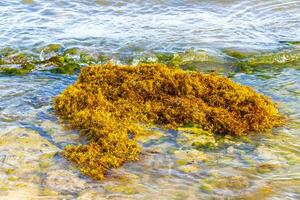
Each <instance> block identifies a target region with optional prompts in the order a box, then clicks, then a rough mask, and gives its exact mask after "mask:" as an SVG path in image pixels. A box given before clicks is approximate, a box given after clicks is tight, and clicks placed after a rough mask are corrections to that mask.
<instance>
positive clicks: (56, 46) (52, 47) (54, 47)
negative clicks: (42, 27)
mask: <svg viewBox="0 0 300 200" xmlns="http://www.w3.org/2000/svg"><path fill="white" fill-rule="evenodd" d="M62 48H63V47H62V46H61V45H60V44H49V45H47V46H44V47H41V48H40V49H39V51H41V52H44V53H50V52H59V51H60V50H62Z"/></svg>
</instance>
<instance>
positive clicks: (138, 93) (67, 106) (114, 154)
mask: <svg viewBox="0 0 300 200" xmlns="http://www.w3.org/2000/svg"><path fill="white" fill-rule="evenodd" d="M54 109H55V111H56V113H57V114H58V115H59V116H60V117H61V118H63V119H67V121H68V122H69V123H70V125H71V127H72V128H75V129H77V130H80V132H81V133H82V134H83V135H85V136H86V137H87V139H88V143H87V144H79V145H68V146H67V147H66V148H65V149H64V151H63V154H64V156H65V157H66V158H67V159H68V160H70V161H72V162H74V163H75V164H76V165H77V166H78V168H79V169H80V170H81V172H82V173H84V174H86V175H89V176H91V177H93V178H95V179H103V178H104V175H105V174H106V173H107V172H108V170H109V169H110V168H114V167H119V166H121V165H122V164H123V163H125V162H128V161H135V160H138V159H139V153H140V151H141V149H140V146H139V144H138V142H137V136H139V135H143V134H149V130H147V128H145V127H147V125H149V124H150V125H156V126H161V127H164V128H170V129H178V128H180V127H186V126H189V125H191V124H192V125H193V126H197V128H199V129H203V130H205V131H209V132H212V133H221V134H232V135H243V134H247V133H249V132H253V131H254V132H258V131H264V130H267V129H271V128H272V127H274V126H279V125H281V124H282V118H281V117H280V115H279V113H278V110H277V108H276V106H275V105H274V104H273V103H272V101H271V100H270V99H269V98H268V97H265V96H263V95H261V94H258V93H257V92H255V91H254V90H253V89H251V88H250V87H246V86H242V85H239V84H237V83H234V82H233V81H231V80H230V79H228V78H225V77H221V76H216V75H210V74H201V73H198V72H186V71H183V70H181V69H171V68H168V67H166V66H165V65H163V64H140V65H138V66H136V67H132V66H116V65H113V64H107V65H101V66H90V67H84V68H82V69H81V73H80V75H79V77H78V80H77V82H76V83H75V84H73V85H71V86H69V87H68V88H67V89H66V90H65V91H64V92H63V93H61V94H60V95H59V96H57V97H56V98H55V100H54Z"/></svg>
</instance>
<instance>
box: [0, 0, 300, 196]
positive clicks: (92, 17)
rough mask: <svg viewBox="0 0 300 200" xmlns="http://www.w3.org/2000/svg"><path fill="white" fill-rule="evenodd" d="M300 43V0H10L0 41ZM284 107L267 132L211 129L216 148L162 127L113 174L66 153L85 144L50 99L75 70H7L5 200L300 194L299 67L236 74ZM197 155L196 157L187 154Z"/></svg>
mask: <svg viewBox="0 0 300 200" xmlns="http://www.w3.org/2000/svg"><path fill="white" fill-rule="evenodd" d="M291 40H293V41H299V40H300V1H298V0H293V1H292V0H281V1H280V0H268V1H259V0H253V1H235V0H232V1H225V0H212V1H208V0H203V1H196V0H195V1H194V0H186V1H176V0H174V1H173V0H169V1H164V0H155V1H134V0H128V1H105V0H97V1H79V0H78V1H77V0H72V1H59V0H53V1H50V0H45V1H42V0H23V1H17V0H10V1H8V0H4V1H1V2H0V47H1V48H2V47H13V48H18V49H21V50H23V51H31V50H32V49H34V48H37V47H40V46H43V45H46V44H50V43H59V44H62V45H64V46H65V47H80V48H85V49H87V50H89V51H97V52H105V53H111V54H122V53H124V52H125V53H128V54H136V53H140V52H152V51H158V52H176V51H183V50H186V49H189V48H195V49H203V50H206V51H209V52H215V53H218V52H220V51H221V50H222V49H223V48H227V47H230V48H238V49H242V50H255V51H262V50H264V51H276V50H278V49H283V48H285V44H284V43H282V41H291ZM232 79H233V80H234V81H236V82H239V83H241V84H244V85H249V86H251V87H253V88H255V89H256V90H257V91H258V92H261V93H263V94H265V95H267V96H270V97H271V98H272V99H273V100H274V101H275V102H276V103H277V104H278V107H279V109H280V112H281V113H282V114H284V115H285V116H287V119H288V123H286V124H285V125H284V126H283V127H281V128H276V129H274V130H272V131H271V132H268V133H265V134H253V135H250V136H249V137H240V138H234V137H230V136H227V137H221V138H219V137H216V138H213V137H212V138H210V139H211V140H213V141H215V142H216V143H218V144H220V145H219V146H218V148H215V149H198V150H195V149H193V148H192V147H190V146H188V145H186V144H185V143H182V142H181V141H182V138H183V139H184V136H185V135H184V134H183V133H182V132H178V131H167V130H158V131H159V133H157V134H155V135H154V136H152V137H151V138H143V139H142V140H141V144H142V145H143V146H144V148H143V149H144V150H143V153H142V155H141V159H140V161H138V162H135V163H127V164H125V165H124V166H123V167H121V168H118V169H113V170H112V171H111V172H110V173H109V174H108V176H107V178H106V179H105V180H103V181H100V182H99V181H93V180H91V179H89V178H87V177H85V176H83V175H81V174H80V173H79V172H78V171H77V170H76V168H75V167H74V166H72V165H71V164H70V163H68V162H67V161H66V160H64V159H63V158H62V157H61V156H60V155H59V152H60V151H61V150H62V149H63V147H64V146H65V145H66V144H69V143H78V142H82V141H83V138H80V137H79V135H78V133H77V132H76V131H74V130H69V129H67V128H66V127H65V126H64V123H62V122H60V121H59V120H58V119H57V118H56V116H55V115H54V113H53V110H52V99H53V97H55V96H56V95H57V94H59V93H60V92H61V91H63V89H64V88H66V87H67V86H68V85H70V84H72V83H73V82H74V81H75V80H76V75H73V76H69V75H55V74H51V73H48V72H33V73H30V74H28V75H25V76H5V75H0V199H300V137H299V136H300V135H299V134H300V71H299V70H297V69H293V68H290V67H288V68H284V67H283V68H280V69H276V70H275V69H274V70H272V69H269V70H264V71H260V72H259V71H257V72H253V73H248V74H246V73H237V74H235V75H234V76H233V77H232ZM186 161H188V162H186Z"/></svg>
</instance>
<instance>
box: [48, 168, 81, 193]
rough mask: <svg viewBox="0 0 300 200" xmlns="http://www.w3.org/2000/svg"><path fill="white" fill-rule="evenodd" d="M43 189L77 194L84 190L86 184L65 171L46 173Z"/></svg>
mask: <svg viewBox="0 0 300 200" xmlns="http://www.w3.org/2000/svg"><path fill="white" fill-rule="evenodd" d="M46 176H47V178H46V180H45V188H48V189H50V190H54V191H61V192H78V191H82V190H83V189H84V188H85V184H86V182H85V181H83V180H81V179H80V178H79V177H77V176H76V175H74V174H73V173H71V172H69V171H67V170H55V171H51V172H48V173H47V175H46Z"/></svg>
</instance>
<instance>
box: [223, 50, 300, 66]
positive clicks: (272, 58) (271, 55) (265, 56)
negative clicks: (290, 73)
mask: <svg viewBox="0 0 300 200" xmlns="http://www.w3.org/2000/svg"><path fill="white" fill-rule="evenodd" d="M224 53H225V54H226V55H227V56H230V57H231V58H234V59H235V60H234V61H233V62H232V65H233V66H235V67H236V70H237V71H241V72H253V71H261V70H264V69H268V70H278V69H282V68H285V67H289V68H294V69H300V50H299V49H293V50H284V51H279V52H265V53H255V52H243V51H238V50H234V49H225V50H224Z"/></svg>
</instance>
